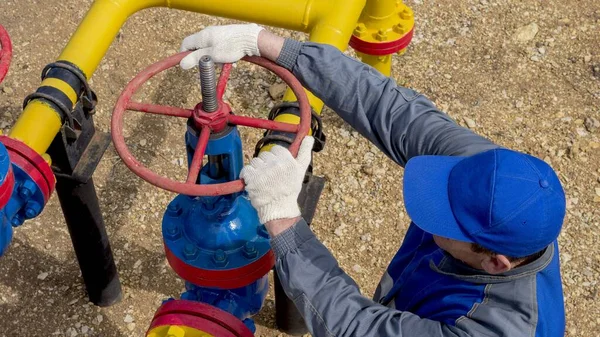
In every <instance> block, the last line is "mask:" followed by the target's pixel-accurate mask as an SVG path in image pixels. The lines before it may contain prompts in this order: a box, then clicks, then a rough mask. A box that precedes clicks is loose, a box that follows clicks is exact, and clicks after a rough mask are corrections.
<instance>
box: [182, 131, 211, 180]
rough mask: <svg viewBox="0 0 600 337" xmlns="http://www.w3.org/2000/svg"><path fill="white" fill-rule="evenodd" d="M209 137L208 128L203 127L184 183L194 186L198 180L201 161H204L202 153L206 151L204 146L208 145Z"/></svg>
mask: <svg viewBox="0 0 600 337" xmlns="http://www.w3.org/2000/svg"><path fill="white" fill-rule="evenodd" d="M209 137H210V128H209V127H207V126H205V127H203V128H202V131H200V136H199V137H198V144H196V150H195V151H194V157H193V158H192V163H191V164H190V170H189V172H188V176H187V180H186V183H188V184H195V183H196V181H197V180H198V174H200V170H201V169H202V159H204V152H205V151H206V145H208V138H209Z"/></svg>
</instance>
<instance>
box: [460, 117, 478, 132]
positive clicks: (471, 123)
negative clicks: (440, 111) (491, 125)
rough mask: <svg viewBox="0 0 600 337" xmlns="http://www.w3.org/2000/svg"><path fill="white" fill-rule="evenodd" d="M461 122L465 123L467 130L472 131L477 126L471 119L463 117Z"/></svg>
mask: <svg viewBox="0 0 600 337" xmlns="http://www.w3.org/2000/svg"><path fill="white" fill-rule="evenodd" d="M463 120H464V121H465V123H467V126H468V127H469V129H473V128H475V127H477V124H475V121H474V120H472V119H471V118H468V117H463Z"/></svg>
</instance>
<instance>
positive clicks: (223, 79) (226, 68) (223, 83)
mask: <svg viewBox="0 0 600 337" xmlns="http://www.w3.org/2000/svg"><path fill="white" fill-rule="evenodd" d="M230 73H231V63H226V64H224V65H223V67H222V68H221V75H219V83H217V99H218V100H219V101H222V100H223V94H225V89H226V88H227V81H228V80H229V74H230Z"/></svg>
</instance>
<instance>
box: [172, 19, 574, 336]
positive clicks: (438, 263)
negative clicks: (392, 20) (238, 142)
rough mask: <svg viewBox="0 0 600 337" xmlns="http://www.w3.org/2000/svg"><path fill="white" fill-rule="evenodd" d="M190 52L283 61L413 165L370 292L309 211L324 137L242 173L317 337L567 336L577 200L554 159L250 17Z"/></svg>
mask: <svg viewBox="0 0 600 337" xmlns="http://www.w3.org/2000/svg"><path fill="white" fill-rule="evenodd" d="M181 48H182V50H195V51H194V52H193V53H191V54H189V55H188V56H187V57H186V58H184V59H183V60H182V61H181V63H180V66H181V67H182V68H184V69H189V68H192V67H193V66H195V65H196V64H198V60H199V58H200V57H201V56H202V55H210V56H211V57H212V58H213V59H214V60H215V62H218V63H231V62H236V61H238V60H239V59H241V58H242V57H243V56H245V55H254V56H262V57H265V58H267V59H270V60H272V61H275V62H276V63H278V64H279V65H281V66H283V67H285V68H287V69H288V70H290V71H291V72H292V73H293V74H294V75H295V76H296V77H297V78H298V80H300V82H301V83H302V84H303V85H304V87H305V88H307V89H308V90H309V91H310V92H312V93H313V94H314V95H315V96H317V97H318V98H320V99H321V100H322V101H323V102H324V103H325V104H326V105H327V106H329V107H330V108H331V109H332V110H333V111H335V112H336V113H337V114H338V115H339V116H340V117H341V118H342V119H343V120H344V121H346V122H347V123H348V124H350V126H352V127H353V128H354V129H355V130H357V131H358V132H359V133H360V134H361V135H363V136H364V137H366V138H367V139H368V140H369V141H371V142H372V143H373V144H375V145H376V146H377V147H378V148H379V149H380V150H381V151H383V152H384V153H385V154H386V155H387V156H388V157H389V158H391V159H392V160H393V161H395V162H396V163H397V164H398V165H400V166H402V167H404V168H405V171H404V179H403V193H404V202H405V207H406V211H407V213H408V215H409V216H410V218H411V220H412V222H411V223H410V226H409V228H408V231H407V233H406V236H405V238H404V241H403V243H402V245H401V246H400V249H399V250H398V252H397V253H396V255H395V256H394V258H393V259H392V261H391V262H390V264H389V266H388V268H387V271H386V273H385V274H384V275H383V277H382V278H381V281H380V283H379V286H378V287H377V290H376V291H375V295H374V298H373V299H372V300H371V299H369V298H367V297H364V296H363V295H361V293H360V290H359V287H358V286H357V284H356V283H355V282H354V281H353V280H352V278H350V277H349V276H348V275H347V274H346V273H345V272H344V271H343V270H342V269H341V268H340V267H339V265H338V263H337V261H336V260H335V258H334V257H333V255H332V254H331V253H330V252H329V250H328V249H327V248H326V247H325V246H324V245H323V244H322V243H321V242H320V241H319V240H318V239H317V237H316V236H315V235H314V234H313V233H312V231H311V229H310V228H309V227H308V225H307V224H306V222H305V221H304V220H303V219H302V218H301V217H300V210H299V207H298V204H297V198H298V195H299V193H300V189H301V186H302V181H303V179H304V175H305V171H306V170H307V167H308V165H309V163H310V160H311V150H312V146H313V142H314V139H313V138H312V137H307V138H305V139H304V141H303V142H302V144H301V147H300V150H299V152H298V155H297V157H296V158H294V157H293V156H292V155H291V154H290V152H289V151H288V150H287V149H285V148H283V147H281V146H275V147H273V148H272V149H271V150H270V151H263V152H262V153H260V154H259V155H258V157H255V158H253V159H252V160H251V161H250V163H249V164H248V165H247V166H245V167H244V169H243V170H242V173H241V177H242V178H243V179H244V182H245V184H246V191H247V192H248V196H249V198H250V200H251V202H252V205H253V206H254V207H255V208H256V210H257V212H258V215H259V218H260V221H261V222H262V223H264V224H265V226H266V228H267V229H268V231H269V233H270V236H271V246H272V249H273V251H274V253H275V256H276V269H277V273H278V275H279V278H280V280H281V284H282V286H283V288H284V290H285V292H286V294H287V296H288V297H289V298H291V299H292V300H293V301H294V303H295V305H296V306H297V308H298V309H299V311H300V313H301V314H302V316H303V317H304V320H305V322H306V324H307V326H308V329H309V330H310V332H311V333H312V334H313V336H315V337H320V336H336V337H342V336H360V337H369V336H380V337H383V336H428V337H435V336H510V337H519V336H530V337H531V336H537V337H540V336H545V337H546V336H557V337H558V336H563V335H564V329H565V317H564V300H563V294H562V285H561V277H560V269H559V253H558V244H557V237H558V235H559V232H560V230H561V227H562V223H563V218H564V216H565V195H564V191H563V188H562V186H561V183H560V181H559V179H558V177H557V174H556V173H555V172H554V170H553V169H552V168H551V167H550V166H549V165H548V164H546V163H545V162H544V161H542V160H540V159H538V158H536V157H533V156H531V155H528V154H524V153H521V152H517V151H512V150H510V149H506V148H503V147H501V146H498V145H496V144H494V143H493V142H491V141H490V140H488V139H485V138H484V137H481V136H479V135H477V134H475V133H473V132H472V131H470V130H468V129H466V128H463V127H461V126H459V125H457V124H456V123H455V122H454V121H453V120H452V119H451V118H450V117H449V116H448V115H446V114H444V113H443V112H441V111H440V110H439V109H437V108H436V107H435V105H434V104H433V103H432V102H431V101H430V100H428V99H427V98H425V97H424V96H423V95H420V94H418V93H417V92H415V91H413V90H411V89H408V88H404V87H401V86H398V85H397V84H396V83H395V82H394V80H392V79H391V78H389V77H386V76H384V75H382V74H381V73H379V72H377V71H376V70H375V69H374V68H372V67H370V66H368V65H365V64H363V63H361V62H359V61H357V60H355V59H353V58H351V57H348V56H345V55H344V54H343V53H341V52H340V51H339V50H337V49H336V48H334V47H332V46H328V45H324V44H318V43H312V42H303V43H302V42H299V41H295V40H293V39H284V38H283V37H280V36H277V35H275V34H273V33H271V32H269V31H268V30H266V29H264V28H263V27H261V26H258V25H255V24H239V25H228V26H211V27H207V28H206V29H204V30H202V31H200V32H199V33H196V34H194V35H191V36H189V37H187V38H185V39H184V40H183V43H182V46H181ZM398 186H399V187H400V182H398ZM394 204H395V203H392V202H391V203H390V205H394ZM398 211H399V210H398ZM390 230H396V227H394V228H390Z"/></svg>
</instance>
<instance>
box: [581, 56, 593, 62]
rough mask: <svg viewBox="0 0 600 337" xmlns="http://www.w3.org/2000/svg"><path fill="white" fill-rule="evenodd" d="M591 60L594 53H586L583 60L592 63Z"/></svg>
mask: <svg viewBox="0 0 600 337" xmlns="http://www.w3.org/2000/svg"><path fill="white" fill-rule="evenodd" d="M591 60H592V55H590V54H588V55H585V56H584V57H583V62H585V63H590V61H591Z"/></svg>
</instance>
